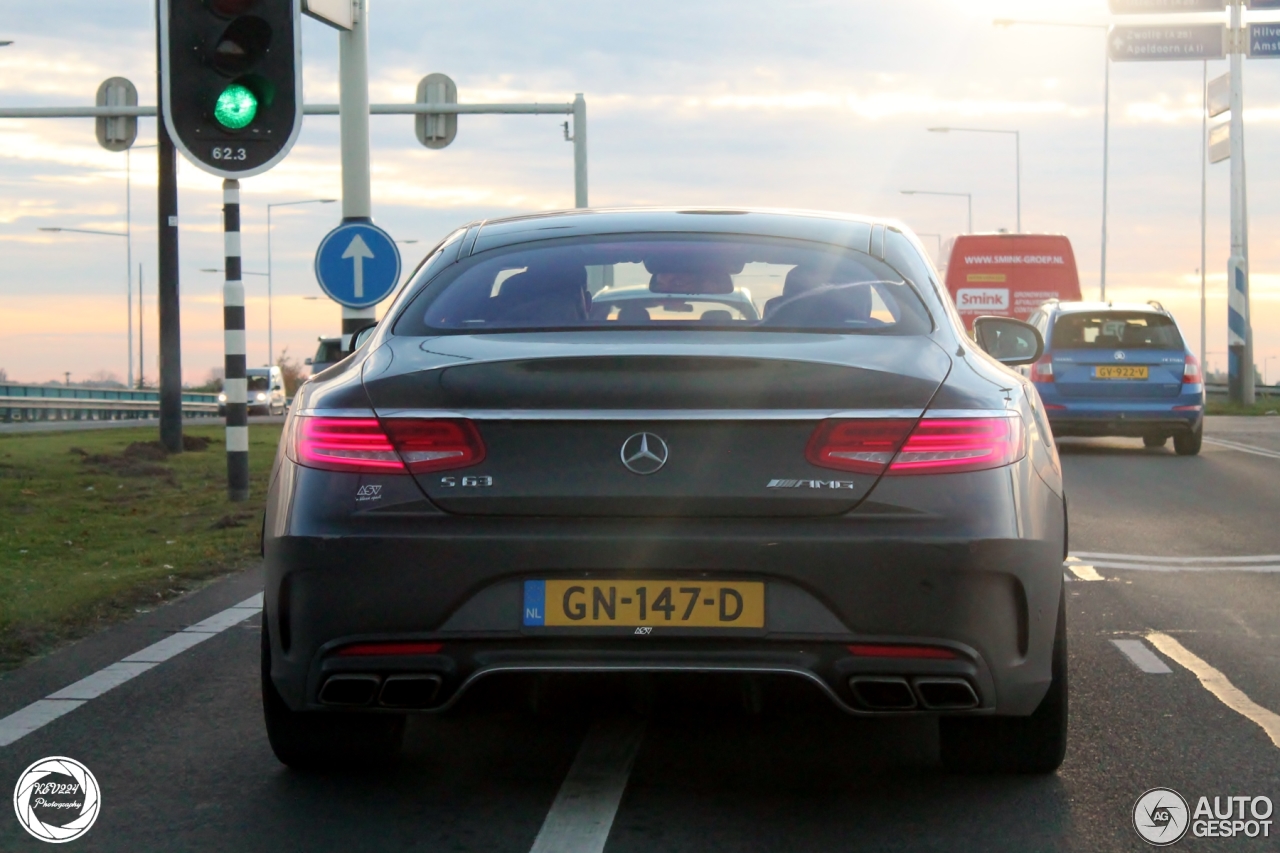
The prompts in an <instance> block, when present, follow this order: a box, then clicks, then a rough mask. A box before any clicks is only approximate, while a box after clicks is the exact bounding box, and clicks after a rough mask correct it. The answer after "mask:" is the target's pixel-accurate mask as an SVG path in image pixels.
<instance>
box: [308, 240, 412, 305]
mask: <svg viewBox="0 0 1280 853" xmlns="http://www.w3.org/2000/svg"><path fill="white" fill-rule="evenodd" d="M315 266H316V280H317V281H319V282H320V287H321V288H322V289H323V290H324V292H325V293H327V294H328V295H329V298H330V299H332V300H333V301H334V302H337V303H338V304H340V305H345V306H347V307H348V308H368V307H369V306H371V305H377V304H378V303H379V302H381V301H382V300H384V299H386V298H387V296H388V295H389V294H390V293H391V291H392V289H394V288H395V286H396V283H397V282H399V281H400V252H399V250H398V249H396V244H395V241H394V240H392V239H391V236H390V235H389V234H387V232H386V231H383V230H382V229H381V228H379V227H378V226H376V225H374V224H373V223H371V222H344V223H342V224H341V225H339V226H338V227H337V228H335V229H333V230H332V231H330V232H329V234H328V236H326V237H325V238H324V239H323V240H321V241H320V248H319V249H317V250H316V265H315Z"/></svg>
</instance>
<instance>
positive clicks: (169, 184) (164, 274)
mask: <svg viewBox="0 0 1280 853" xmlns="http://www.w3.org/2000/svg"><path fill="white" fill-rule="evenodd" d="M159 15H160V6H159V2H158V0H157V3H156V16H157V20H159ZM159 33H160V28H159V26H157V27H156V45H157V47H156V57H157V60H156V78H157V82H156V86H157V88H159V87H160V86H162V85H163V81H162V80H160V79H159V78H160V76H161V75H160V67H159V56H160V50H159V41H160V36H159ZM158 113H159V109H158V108H157V115H158ZM156 162H157V164H158V165H157V170H158V175H157V178H158V180H157V182H156V210H157V220H158V221H157V231H158V234H159V252H158V254H159V257H158V266H159V272H160V275H159V279H158V289H159V294H158V299H157V305H158V308H159V314H160V444H161V445H162V446H163V447H164V449H165V450H167V451H169V452H170V453H181V452H182V328H181V325H180V322H179V319H180V312H179V305H178V152H177V150H176V149H175V148H174V145H173V140H172V139H170V138H169V132H168V130H166V129H165V124H164V117H163V116H160V117H159V120H158V121H156Z"/></svg>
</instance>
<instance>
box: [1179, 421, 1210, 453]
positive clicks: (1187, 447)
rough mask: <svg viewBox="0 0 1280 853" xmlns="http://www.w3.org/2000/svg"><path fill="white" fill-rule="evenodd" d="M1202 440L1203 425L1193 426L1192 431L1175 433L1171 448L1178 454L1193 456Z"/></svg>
mask: <svg viewBox="0 0 1280 853" xmlns="http://www.w3.org/2000/svg"><path fill="white" fill-rule="evenodd" d="M1203 442H1204V425H1203V424H1201V425H1200V426H1198V427H1196V428H1195V431H1194V432H1189V433H1187V434H1185V435H1175V436H1174V437H1173V450H1174V452H1175V453H1177V454H1178V455H1179V456H1195V455H1197V454H1198V453H1199V452H1200V445H1201V444H1202V443H1203Z"/></svg>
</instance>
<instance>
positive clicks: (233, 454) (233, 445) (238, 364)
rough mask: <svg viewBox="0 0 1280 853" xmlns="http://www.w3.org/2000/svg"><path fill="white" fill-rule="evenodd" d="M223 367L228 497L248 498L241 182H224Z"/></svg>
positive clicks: (247, 396)
mask: <svg viewBox="0 0 1280 853" xmlns="http://www.w3.org/2000/svg"><path fill="white" fill-rule="evenodd" d="M222 239H223V246H224V247H225V250H224V252H223V254H224V255H225V259H224V260H225V262H224V263H223V265H222V268H223V269H224V270H226V281H225V283H224V284H223V285H222V336H223V341H224V344H223V345H224V348H225V349H224V355H223V366H224V368H225V370H226V373H225V376H226V378H225V379H224V380H223V385H222V390H223V393H225V394H226V395H227V406H226V409H227V498H228V499H229V500H232V501H247V500H248V499H249V406H248V403H249V390H248V388H247V387H246V384H247V383H246V379H245V367H246V364H245V334H244V282H243V281H242V280H241V272H240V182H239V181H236V180H224V181H223V182H222Z"/></svg>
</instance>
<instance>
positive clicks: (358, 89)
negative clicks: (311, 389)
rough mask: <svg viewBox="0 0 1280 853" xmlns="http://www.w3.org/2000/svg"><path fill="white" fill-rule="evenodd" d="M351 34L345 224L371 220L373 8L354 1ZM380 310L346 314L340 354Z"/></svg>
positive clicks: (346, 68) (344, 42)
mask: <svg viewBox="0 0 1280 853" xmlns="http://www.w3.org/2000/svg"><path fill="white" fill-rule="evenodd" d="M354 5H355V14H354V21H353V24H352V27H351V29H350V30H340V31H339V33H338V123H339V137H340V145H341V148H342V221H343V222H353V221H355V222H371V221H372V220H373V190H372V186H371V184H372V180H371V178H370V174H369V3H368V0H354ZM377 317H378V312H377V307H376V306H370V307H368V308H347V307H345V306H344V307H343V309H342V348H343V349H344V350H345V349H346V348H347V346H348V345H349V344H350V342H351V336H352V335H354V334H355V333H356V332H358V331H360V330H361V329H362V328H364V327H365V326H367V325H369V324H370V323H373V322H375V321H376V320H377Z"/></svg>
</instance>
